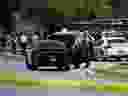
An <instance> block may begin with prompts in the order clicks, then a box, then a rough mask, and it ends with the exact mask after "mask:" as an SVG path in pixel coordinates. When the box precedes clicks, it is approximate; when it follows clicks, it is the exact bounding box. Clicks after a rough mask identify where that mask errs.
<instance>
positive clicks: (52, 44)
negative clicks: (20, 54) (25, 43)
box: [33, 40, 65, 49]
mask: <svg viewBox="0 0 128 96" xmlns="http://www.w3.org/2000/svg"><path fill="white" fill-rule="evenodd" d="M33 47H34V48H36V49H65V44H64V43H63V42H61V41H57V40H39V41H38V42H35V44H34V46H33Z"/></svg>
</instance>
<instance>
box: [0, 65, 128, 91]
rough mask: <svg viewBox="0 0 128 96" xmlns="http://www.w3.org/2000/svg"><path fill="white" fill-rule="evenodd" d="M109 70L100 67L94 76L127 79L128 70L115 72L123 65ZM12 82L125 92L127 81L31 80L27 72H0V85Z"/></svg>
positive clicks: (20, 85) (19, 85) (20, 84)
mask: <svg viewBox="0 0 128 96" xmlns="http://www.w3.org/2000/svg"><path fill="white" fill-rule="evenodd" d="M109 69H110V70H108V69H107V70H104V69H103V68H102V67H100V68H99V69H98V67H97V71H96V77H97V78H102V79H107V80H128V72H122V71H119V72H116V71H115V70H117V69H118V70H119V69H120V70H123V69H124V70H126V71H127V69H126V67H124V66H120V65H118V66H114V67H113V66H112V67H110V68H109ZM19 75H20V74H19ZM4 84H6V85H9V84H13V85H16V87H32V86H39V87H41V88H73V87H77V88H82V89H85V90H86V89H90V90H91V89H95V90H96V91H97V92H118V93H122V92H123V93H124V92H127V89H128V83H123V84H122V83H112V84H109V85H108V84H106V85H105V84H97V83H96V81H91V80H32V78H31V76H29V74H25V73H24V75H23V74H22V75H20V76H17V74H16V72H0V85H4Z"/></svg>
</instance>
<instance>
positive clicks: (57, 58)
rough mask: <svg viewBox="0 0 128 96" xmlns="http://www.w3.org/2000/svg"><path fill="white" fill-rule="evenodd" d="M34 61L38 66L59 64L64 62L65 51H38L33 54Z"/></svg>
mask: <svg viewBox="0 0 128 96" xmlns="http://www.w3.org/2000/svg"><path fill="white" fill-rule="evenodd" d="M32 63H33V64H36V65H38V66H57V65H58V64H62V63H64V52H63V51H58V52H56V51H44V50H43V51H42V50H41V51H38V52H35V53H34V52H33V54H32Z"/></svg>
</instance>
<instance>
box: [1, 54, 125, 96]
mask: <svg viewBox="0 0 128 96" xmlns="http://www.w3.org/2000/svg"><path fill="white" fill-rule="evenodd" d="M0 72H2V73H3V75H4V72H5V73H6V72H15V73H16V79H17V78H20V79H23V78H32V79H34V80H44V79H45V80H64V79H65V80H79V79H80V75H79V74H80V73H79V71H75V72H30V71H28V70H27V69H26V68H25V64H24V58H23V57H20V56H0ZM1 77H2V76H1ZM110 81H111V80H109V81H106V82H110ZM104 82H105V80H100V81H99V83H104ZM0 94H1V95H2V96H35V95H36V96H54V95H55V96H60V95H61V96H71V95H73V96H78V95H79V96H86V95H87V96H96V95H98V96H103V95H104V96H120V95H122V96H127V94H118V93H110V92H105V93H101V92H97V91H96V89H80V88H58V89H57V88H54V89H52V88H41V87H39V86H38V87H36V88H34V87H33V86H30V87H21V88H20V87H18V88H16V85H15V84H11V85H7V84H2V85H1V84H0Z"/></svg>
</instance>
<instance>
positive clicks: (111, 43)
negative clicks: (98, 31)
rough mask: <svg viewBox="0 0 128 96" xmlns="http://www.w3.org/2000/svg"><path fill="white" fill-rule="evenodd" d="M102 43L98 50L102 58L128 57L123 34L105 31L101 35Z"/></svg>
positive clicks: (127, 41)
mask: <svg viewBox="0 0 128 96" xmlns="http://www.w3.org/2000/svg"><path fill="white" fill-rule="evenodd" d="M102 40H103V43H102V44H101V45H100V49H101V50H102V51H103V54H102V55H101V57H102V56H106V57H107V58H109V57H114V58H115V57H118V58H122V57H126V58H127V56H128V40H127V39H126V38H125V36H124V34H123V33H121V32H117V31H110V32H109V31H108V32H107V31H106V32H103V33H102Z"/></svg>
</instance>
